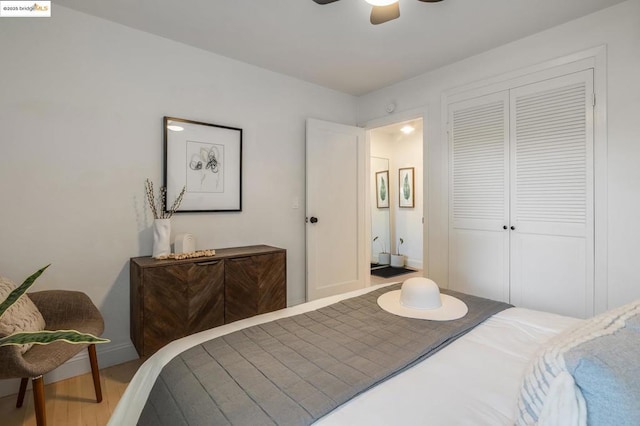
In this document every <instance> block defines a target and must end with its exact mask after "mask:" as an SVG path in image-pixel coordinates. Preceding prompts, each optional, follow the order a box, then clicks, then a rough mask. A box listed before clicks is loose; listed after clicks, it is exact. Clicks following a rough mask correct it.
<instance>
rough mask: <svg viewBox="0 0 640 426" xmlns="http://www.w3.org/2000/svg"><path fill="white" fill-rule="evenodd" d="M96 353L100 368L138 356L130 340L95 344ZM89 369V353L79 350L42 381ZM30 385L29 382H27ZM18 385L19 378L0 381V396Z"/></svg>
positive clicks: (14, 391)
mask: <svg viewBox="0 0 640 426" xmlns="http://www.w3.org/2000/svg"><path fill="white" fill-rule="evenodd" d="M96 349H97V354H98V365H99V366H100V368H101V369H102V368H106V367H110V366H112V365H117V364H122V363H123V362H127V361H131V360H134V359H137V358H138V353H137V352H136V350H135V348H134V347H133V344H131V342H128V343H121V344H119V345H110V344H106V345H103V347H101V345H96ZM89 371H91V364H90V363H89V354H88V353H87V351H86V350H83V351H81V352H80V353H78V354H77V355H76V356H74V357H73V358H71V359H70V360H69V361H67V362H65V363H64V364H62V365H61V366H60V367H58V368H56V369H55V370H53V371H52V372H51V373H49V374H45V376H44V383H45V384H47V383H53V382H58V381H60V380H64V379H68V378H70V377H75V376H79V375H81V374H84V373H87V372H89ZM29 386H31V384H29ZM19 387H20V379H10V380H2V381H0V397H3V396H7V395H12V394H14V393H18V388H19Z"/></svg>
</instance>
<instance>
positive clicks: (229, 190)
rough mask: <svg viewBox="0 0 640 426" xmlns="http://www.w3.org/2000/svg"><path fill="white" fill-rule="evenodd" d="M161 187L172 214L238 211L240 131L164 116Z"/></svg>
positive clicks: (240, 171)
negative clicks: (175, 206) (175, 202)
mask: <svg viewBox="0 0 640 426" xmlns="http://www.w3.org/2000/svg"><path fill="white" fill-rule="evenodd" d="M163 132H164V186H165V187H166V188H167V194H166V199H167V200H174V199H175V198H176V196H177V195H178V194H180V191H181V190H182V188H183V187H185V188H186V191H185V193H184V196H183V199H182V203H181V204H180V207H179V209H178V210H176V212H178V213H179V212H183V213H184V212H222V211H242V129H238V128H235V127H227V126H219V125H217V124H209V123H202V122H199V121H192V120H185V119H183V118H175V117H164V120H163Z"/></svg>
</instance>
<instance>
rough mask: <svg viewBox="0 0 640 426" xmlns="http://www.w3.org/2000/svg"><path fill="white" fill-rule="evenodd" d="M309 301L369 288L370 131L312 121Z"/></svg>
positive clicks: (309, 141)
mask: <svg viewBox="0 0 640 426" xmlns="http://www.w3.org/2000/svg"><path fill="white" fill-rule="evenodd" d="M306 144H307V154H306V157H307V160H306V162H307V185H306V190H307V206H306V212H307V300H315V299H318V298H321V297H326V296H332V295H335V294H340V293H344V292H347V291H351V290H355V289H359V288H362V287H364V285H365V279H366V275H367V274H368V272H369V268H368V267H369V263H368V261H367V259H366V248H367V246H368V242H367V241H366V240H365V219H366V218H365V194H366V191H367V186H366V184H367V179H366V170H367V166H366V160H367V156H366V152H365V148H366V144H365V131H364V129H362V128H359V127H353V126H345V125H342V124H336V123H330V122H326V121H320V120H315V119H308V120H307V140H306Z"/></svg>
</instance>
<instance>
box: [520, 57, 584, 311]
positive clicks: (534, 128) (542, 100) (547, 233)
mask: <svg viewBox="0 0 640 426" xmlns="http://www.w3.org/2000/svg"><path fill="white" fill-rule="evenodd" d="M592 99H593V70H590V69H589V70H586V71H581V72H578V73H574V74H570V75H566V76H562V77H558V78H554V79H550V80H546V81H542V82H539V83H535V84H529V85H526V86H522V87H519V88H516V89H513V90H511V100H510V105H511V113H510V118H511V126H510V127H511V179H512V180H511V224H510V226H511V227H512V228H511V229H512V231H511V245H512V247H511V303H513V304H515V305H518V306H523V307H527V308H532V309H539V310H544V311H550V312H556V313H559V314H564V315H570V316H575V317H580V318H586V317H590V316H591V315H593V278H594V272H593V268H594V265H593V262H594V245H593V241H594V234H593V233H594V218H593V206H594V201H593V104H592Z"/></svg>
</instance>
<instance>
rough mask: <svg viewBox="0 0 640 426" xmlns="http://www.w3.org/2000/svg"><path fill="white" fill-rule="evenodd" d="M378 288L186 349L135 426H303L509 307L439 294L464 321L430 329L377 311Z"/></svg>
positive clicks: (432, 325)
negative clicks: (462, 310)
mask: <svg viewBox="0 0 640 426" xmlns="http://www.w3.org/2000/svg"><path fill="white" fill-rule="evenodd" d="M398 288H399V285H397V286H391V287H385V288H382V289H378V290H375V291H373V292H370V293H367V294H365V295H362V296H359V297H355V298H352V299H347V300H344V301H341V302H339V303H336V304H333V305H330V306H327V307H325V308H321V309H318V310H316V311H312V312H308V313H305V314H301V315H296V316H293V317H289V318H283V319H279V320H276V321H272V322H269V323H266V324H261V325H256V326H253V327H249V328H246V329H244V330H240V331H237V332H234V333H231V334H228V335H225V336H221V337H218V338H215V339H212V340H209V341H208V342H205V343H203V344H201V345H198V346H194V347H193V348H191V349H188V350H186V351H184V352H183V353H181V354H180V355H178V356H177V357H176V358H174V359H173V360H172V361H171V362H169V363H168V364H167V365H166V366H165V367H164V369H163V370H162V372H161V373H160V376H159V377H158V379H157V380H156V383H155V384H154V386H153V389H152V390H151V394H150V395H149V399H148V400H147V403H146V405H145V407H144V409H143V412H142V414H141V416H140V419H139V421H138V424H139V425H141V426H147V425H154V426H156V425H171V426H178V425H274V424H275V425H296V426H297V425H308V424H311V423H313V422H314V421H316V420H318V419H319V418H320V417H322V416H324V415H325V414H327V413H329V412H331V411H332V410H333V409H335V408H336V407H338V406H339V405H341V404H343V403H345V402H347V401H349V400H350V399H351V398H353V397H354V396H356V395H358V394H360V393H362V392H364V391H366V390H367V389H369V388H371V387H373V386H375V385H377V384H378V383H380V382H382V381H384V380H386V379H388V378H390V377H392V376H394V375H396V374H398V373H400V372H401V371H403V370H405V369H407V368H409V367H411V366H412V365H414V364H416V363H418V362H420V361H421V360H423V359H424V358H426V357H428V356H430V355H431V354H433V353H435V352H437V351H438V350H440V349H441V348H443V347H445V346H446V345H448V344H449V343H451V342H452V341H454V340H455V339H457V338H458V337H460V336H462V335H463V334H465V333H467V332H468V331H469V330H471V329H472V328H473V327H475V326H476V325H478V324H480V323H481V322H482V321H484V320H485V319H487V318H489V317H490V316H492V315H493V314H495V313H497V312H500V311H502V310H504V309H506V308H508V307H509V306H510V305H508V304H506V303H502V302H496V301H493V300H488V299H482V298H479V297H474V296H469V295H466V294H461V293H455V292H451V291H447V290H442V292H443V293H446V294H451V295H453V296H456V297H458V298H460V299H462V300H463V301H464V302H465V303H466V304H467V306H468V307H469V313H468V314H467V315H466V316H465V317H464V318H461V319H459V320H455V321H446V322H436V321H426V320H419V319H410V318H403V317H399V316H396V315H392V314H390V313H388V312H386V311H384V310H382V309H381V308H379V307H378V305H377V298H378V296H380V295H381V294H383V293H385V292H387V291H390V290H396V289H398Z"/></svg>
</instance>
